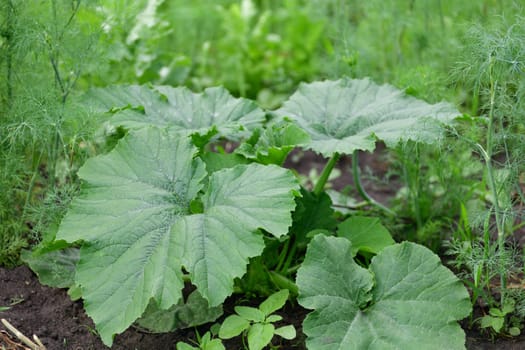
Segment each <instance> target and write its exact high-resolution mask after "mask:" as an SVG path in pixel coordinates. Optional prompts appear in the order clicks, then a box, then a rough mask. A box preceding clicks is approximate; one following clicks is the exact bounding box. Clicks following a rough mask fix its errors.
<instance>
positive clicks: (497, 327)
mask: <svg viewBox="0 0 525 350" xmlns="http://www.w3.org/2000/svg"><path fill="white" fill-rule="evenodd" d="M515 304H516V302H515V301H514V299H510V298H509V299H506V300H505V304H504V305H503V306H502V307H501V308H495V307H492V308H490V310H489V314H488V315H485V316H483V317H481V318H480V320H479V321H480V327H481V328H491V329H492V330H493V331H494V332H496V333H498V334H501V333H508V334H509V335H511V336H513V337H516V336H518V335H520V333H521V330H520V328H519V327H517V326H516V325H513V324H511V323H510V321H511V320H510V315H511V314H512V313H514V312H515ZM518 325H519V323H518Z"/></svg>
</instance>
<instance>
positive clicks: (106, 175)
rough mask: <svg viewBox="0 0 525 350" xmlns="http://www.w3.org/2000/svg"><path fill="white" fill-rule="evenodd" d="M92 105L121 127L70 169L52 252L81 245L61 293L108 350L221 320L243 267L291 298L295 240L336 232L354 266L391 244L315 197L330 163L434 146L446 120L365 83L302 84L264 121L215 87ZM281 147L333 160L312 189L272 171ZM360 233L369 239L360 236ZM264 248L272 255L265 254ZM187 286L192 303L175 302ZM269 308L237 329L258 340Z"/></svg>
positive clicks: (135, 92)
mask: <svg viewBox="0 0 525 350" xmlns="http://www.w3.org/2000/svg"><path fill="white" fill-rule="evenodd" d="M90 96H91V98H96V99H97V100H98V101H99V103H97V104H95V109H98V110H99V111H109V113H110V119H109V122H110V123H111V124H112V125H113V126H115V127H125V128H127V129H128V131H127V133H125V134H124V136H123V138H122V139H120V140H119V141H118V143H117V144H116V146H115V147H114V148H113V149H112V150H111V151H109V152H108V153H107V154H103V155H99V156H97V157H94V158H91V159H89V160H88V161H87V162H86V163H85V164H84V166H83V167H82V168H80V170H79V171H78V177H79V178H80V179H81V180H82V186H81V189H80V193H79V195H78V196H77V197H76V198H75V199H74V200H73V201H72V203H71V207H70V209H69V211H68V213H67V214H66V215H65V217H64V218H63V220H62V222H61V224H60V227H59V228H58V231H57V233H56V242H57V246H56V247H55V248H57V249H61V248H59V247H60V244H62V245H63V244H64V242H67V243H68V244H76V245H79V246H80V255H79V259H78V262H76V264H75V271H74V282H73V283H74V285H72V286H71V287H73V289H74V290H76V291H77V292H78V293H79V294H80V296H81V297H82V298H83V299H84V301H85V307H86V310H87V313H88V314H89V316H90V317H91V318H92V319H93V320H94V322H95V324H96V325H97V330H98V332H99V334H100V336H101V338H102V340H103V342H104V343H105V344H108V345H110V344H111V343H112V340H113V336H114V335H115V334H117V333H120V332H122V331H124V330H125V329H126V328H127V327H129V326H130V325H131V324H132V323H134V322H136V321H137V322H138V323H139V324H141V323H142V324H143V325H144V326H146V327H147V328H149V329H153V330H155V329H157V330H158V331H165V330H167V329H173V328H177V327H180V326H189V325H195V324H196V323H199V322H209V321H211V320H212V319H213V318H214V317H217V315H218V314H219V313H218V312H217V313H214V312H211V313H208V312H206V310H207V311H210V310H208V309H213V308H216V307H219V306H220V305H221V303H222V302H223V301H224V300H225V299H226V297H227V296H229V295H230V294H232V293H233V292H234V281H235V280H236V279H239V278H241V277H242V276H243V275H245V273H246V271H247V268H246V266H247V264H248V262H249V261H250V259H251V261H252V263H253V262H254V261H259V262H262V263H263V264H261V265H260V266H259V267H257V268H253V269H250V271H251V272H253V273H254V274H256V275H258V274H261V273H263V274H268V275H269V276H271V278H269V280H270V281H271V282H272V283H274V284H275V285H277V286H280V287H279V288H283V285H286V286H290V290H291V291H293V293H296V291H297V287H296V286H295V287H294V286H293V284H294V282H293V276H294V272H295V271H297V268H298V267H299V266H300V263H301V262H302V260H303V258H304V250H305V249H306V246H307V244H308V243H309V242H310V240H311V239H312V237H317V236H318V235H319V234H320V233H322V234H327V235H332V234H334V233H335V232H334V231H335V229H336V227H337V232H338V234H340V235H343V236H348V237H349V238H350V240H352V241H353V242H354V243H355V244H356V250H354V252H353V254H356V253H357V254H359V255H361V256H363V257H364V258H365V261H367V260H369V259H370V258H371V257H372V256H373V255H374V254H376V253H378V252H381V251H384V250H386V249H387V248H385V247H387V246H390V245H391V244H392V243H393V241H392V239H391V237H390V236H389V234H388V232H385V231H386V230H384V228H383V227H382V226H381V225H380V224H379V223H378V222H377V220H374V219H372V218H368V219H366V218H365V219H363V218H359V217H355V218H350V219H349V221H346V222H343V223H342V224H341V225H340V226H337V222H336V221H335V220H334V217H332V214H333V213H334V209H333V208H331V200H330V197H329V196H327V195H326V194H325V193H324V188H325V185H326V182H327V179H328V178H329V176H330V173H331V171H332V170H333V169H334V166H335V164H336V162H337V160H338V158H339V156H340V155H341V154H345V153H354V152H355V151H357V150H373V149H374V147H375V141H376V139H382V140H383V141H385V143H386V144H387V146H389V147H390V146H393V145H395V144H397V143H398V142H399V141H401V140H406V139H409V140H415V141H428V142H432V141H435V140H437V139H439V137H440V132H441V128H440V125H441V123H450V122H452V120H453V119H454V118H455V116H456V115H457V114H458V113H457V111H456V110H455V109H454V108H453V107H452V106H450V105H449V104H446V103H440V104H436V105H428V104H426V103H425V102H423V101H420V100H417V99H415V98H413V97H410V96H407V95H405V94H403V93H402V92H401V91H399V90H397V89H395V88H394V87H392V86H390V85H380V86H379V85H376V84H374V83H373V82H372V81H370V80H368V79H362V80H352V79H347V78H345V79H341V80H337V81H324V82H315V83H311V84H302V85H301V86H300V87H299V89H298V91H297V92H296V93H295V94H294V95H292V97H290V99H289V100H288V101H287V102H286V103H285V104H284V105H283V107H282V108H280V109H279V110H278V111H276V112H275V113H274V119H273V120H272V121H271V122H270V123H269V124H266V125H265V124H264V122H265V120H266V118H265V112H264V111H263V110H262V109H260V108H259V107H258V106H257V105H256V104H254V103H253V102H251V101H249V100H246V99H239V98H234V97H232V96H231V95H230V94H229V93H228V91H226V90H225V89H222V88H209V89H206V90H205V91H204V92H202V93H193V92H191V91H189V90H188V89H185V88H172V87H168V86H154V87H145V86H121V87H116V88H110V89H96V90H93V91H92V92H91V93H90ZM225 139H226V140H233V141H236V142H239V143H243V142H244V141H245V140H248V141H247V143H248V145H247V146H244V147H243V146H242V145H241V146H239V148H238V149H239V151H238V152H235V153H232V154H227V153H220V152H214V147H211V145H212V144H213V143H215V142H220V141H221V140H225ZM293 146H299V147H304V148H308V149H312V150H314V151H316V152H320V153H322V154H324V155H327V156H330V157H331V159H330V161H329V162H328V163H327V165H326V167H325V169H324V170H323V172H322V174H321V176H320V178H319V180H318V182H317V183H316V184H315V186H314V189H313V191H312V192H310V191H307V190H306V189H304V188H302V189H301V188H300V186H299V183H298V180H297V177H296V176H294V174H293V173H292V172H291V171H290V170H288V169H285V168H282V167H280V166H277V165H275V164H272V163H273V162H276V163H280V162H282V160H283V159H284V157H285V156H286V154H287V153H288V152H289V151H290V150H291V149H292V148H293ZM260 163H263V164H264V165H263V164H260ZM294 210H296V211H295V212H294ZM321 213H323V215H321ZM325 214H326V215H327V216H328V217H326V215H325ZM354 229H356V230H357V231H355V230H354ZM367 230H368V231H370V232H371V231H373V232H374V233H376V232H377V233H378V237H377V238H378V239H377V240H374V239H368V238H367V237H366V236H367V234H366V233H363V232H366V231H367ZM341 239H343V238H341ZM345 240H346V239H345ZM270 245H272V246H274V247H276V249H274V248H272V249H265V248H267V247H268V246H270ZM62 247H63V246H62ZM51 250H52V249H51ZM267 251H271V252H270V255H271V256H273V257H275V259H273V260H274V261H277V264H276V266H275V265H264V263H265V262H266V261H269V260H272V259H266V258H267V256H265V254H266V252H267ZM58 257H60V254H59V255H58ZM259 257H262V258H261V259H253V258H259ZM40 258H45V255H42V256H40ZM350 258H351V257H350ZM372 264H373V262H372ZM32 266H36V267H37V268H38V267H39V266H40V267H42V266H43V267H44V268H46V269H50V270H51V271H52V269H53V267H51V268H49V266H48V265H39V264H38V263H35V261H33V263H32ZM64 267H66V268H69V267H70V264H69V260H68V263H67V264H65V266H64ZM269 269H276V270H277V271H269ZM71 277H72V276H71ZM434 277H435V278H436V279H437V280H439V279H440V278H441V277H442V275H439V274H436V275H435V276H434ZM253 280H254V281H257V280H265V281H268V278H266V279H265V278H262V279H259V278H257V276H255V278H254V279H253ZM69 281H71V280H69ZM282 282H284V283H282ZM185 283H192V284H193V285H194V286H195V287H196V288H197V292H198V293H199V295H198V297H196V298H195V299H191V298H188V299H187V300H185V301H184V302H182V303H181V300H183V299H184V295H183V294H182V289H183V287H184V285H185ZM241 285H242V284H241ZM286 289H288V287H286ZM363 292H364V291H363ZM286 293H288V292H286ZM279 295H280V294H278V296H279ZM276 298H278V297H276ZM280 298H281V299H278V300H282V296H281V297H280ZM190 299H191V300H190ZM190 301H191V302H190ZM194 302H195V303H194ZM272 303H273V302H272V299H270V301H269V302H268V303H267V304H264V306H263V307H262V309H260V310H259V311H258V312H255V313H258V314H259V316H261V315H263V316H261V317H255V316H247V315H246V314H240V313H239V315H237V316H247V317H248V319H249V321H250V322H251V321H253V322H255V321H256V323H254V324H251V323H250V329H249V330H247V332H248V333H247V334H263V335H264V337H265V338H260V339H267V337H268V334H269V333H270V332H269V330H270V329H271V327H270V325H271V323H272V322H273V321H275V320H276V318H275V317H274V316H273V315H271V313H272V312H273V311H274V309H273V307H271V306H269V304H272ZM275 303H276V304H279V303H277V302H275ZM197 309H198V310H204V311H205V312H203V313H199V315H200V316H199V317H198V319H197V318H196V319H191V317H190V318H189V319H188V318H184V319H183V318H181V317H179V316H181V314H182V313H183V311H184V312H186V311H188V313H189V314H190V313H192V312H193V310H197ZM245 311H246V310H245ZM265 311H267V312H266V313H265ZM261 312H262V314H261ZM153 315H155V316H153ZM201 316H202V317H201ZM156 319H159V320H160V319H162V322H161V323H158V324H155V320H156ZM270 321H272V322H270ZM244 324H246V323H244ZM244 330H246V328H244ZM285 330H286V329H285ZM447 331H448V328H447ZM450 331H451V332H455V331H454V329H453V328H450ZM261 332H262V333H261ZM283 332H284V330H283ZM445 333H446V332H445ZM272 334H273V331H272ZM247 336H248V335H247ZM287 336H288V335H287ZM251 338H253V339H255V338H258V337H255V336H251ZM258 339H259V338H258ZM251 342H252V346H253V347H259V346H260V345H257V343H256V340H252V341H251Z"/></svg>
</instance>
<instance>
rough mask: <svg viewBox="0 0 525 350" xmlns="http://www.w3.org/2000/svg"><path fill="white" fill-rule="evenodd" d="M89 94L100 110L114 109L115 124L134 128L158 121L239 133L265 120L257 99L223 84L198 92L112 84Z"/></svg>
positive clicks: (190, 129)
mask: <svg viewBox="0 0 525 350" xmlns="http://www.w3.org/2000/svg"><path fill="white" fill-rule="evenodd" d="M87 97H88V98H89V101H90V103H94V104H95V106H96V109H98V110H99V111H101V112H107V111H112V113H113V114H114V115H113V117H112V118H111V123H112V124H114V125H116V126H124V127H126V128H130V129H138V128H142V127H145V126H150V125H155V126H159V127H164V126H168V127H170V128H172V129H173V130H175V131H177V132H182V133H190V134H191V133H197V134H199V135H208V136H207V137H209V136H211V135H212V134H214V133H216V132H218V133H219V135H220V136H224V137H236V136H238V135H239V133H242V132H243V131H246V130H251V129H253V128H255V127H258V126H261V125H262V123H263V122H264V120H265V113H264V112H263V111H262V110H261V109H260V108H259V107H258V106H257V105H256V104H255V103H254V102H253V101H250V100H247V99H244V98H234V97H233V96H232V95H231V94H230V93H229V92H228V91H227V90H226V89H224V88H222V87H212V88H208V89H206V90H204V92H202V93H194V92H192V91H191V90H189V89H188V88H186V87H177V88H174V87H171V86H153V87H148V86H144V85H131V86H112V87H109V88H97V89H92V90H91V91H90V92H89V93H88V96H87Z"/></svg>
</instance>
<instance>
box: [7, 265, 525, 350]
mask: <svg viewBox="0 0 525 350" xmlns="http://www.w3.org/2000/svg"><path fill="white" fill-rule="evenodd" d="M0 285H1V287H0V306H10V308H9V310H7V311H3V312H0V318H5V319H6V320H8V321H9V322H10V323H11V324H12V325H13V326H15V327H16V328H18V330H20V331H21V332H22V333H23V334H25V335H26V336H28V337H32V335H33V334H36V335H37V336H38V337H39V339H40V340H41V341H42V343H43V344H44V345H45V346H46V347H47V349H48V350H59V349H64V350H65V349H67V350H98V349H100V350H102V349H108V348H107V347H106V346H104V344H102V342H101V341H100V339H99V338H98V337H97V335H96V332H95V331H94V329H95V327H94V325H93V322H92V321H91V319H90V318H89V317H88V316H86V314H85V312H84V310H83V308H82V302H80V301H77V302H72V301H71V300H70V299H69V297H68V295H67V293H66V291H65V290H63V289H54V288H49V287H46V286H43V285H41V284H40V283H39V282H38V279H37V278H36V276H35V275H34V274H33V273H32V272H31V270H29V269H28V268H27V267H25V266H20V267H17V268H15V269H12V270H9V269H5V268H0ZM236 303H237V300H235V299H234V298H230V299H228V300H227V302H226V304H225V313H226V314H229V313H231V311H232V309H233V306H234V305H235V304H236ZM280 314H281V315H282V316H283V317H284V323H286V324H294V325H295V327H296V329H298V330H299V332H298V335H297V338H296V339H295V340H293V341H283V342H281V343H279V340H277V339H274V342H273V343H274V345H280V346H281V347H280V348H281V349H285V350H286V349H290V350H291V349H296V350H304V349H305V347H304V335H303V334H302V332H301V322H302V320H303V319H304V317H305V316H306V314H307V311H306V310H305V309H303V308H301V307H300V306H298V305H286V307H285V308H284V309H283V310H282V312H280ZM0 329H5V327H3V325H1V326H0ZM206 329H207V326H203V327H202V328H201V332H204V331H206ZM466 333H467V349H469V350H485V349H487V350H496V349H498V350H519V349H525V336H520V337H517V338H513V339H496V340H495V341H494V342H492V341H491V340H490V339H487V337H486V336H484V335H480V334H479V333H478V332H476V331H473V330H467V331H466ZM194 339H195V330H194V329H187V330H180V331H177V332H173V333H164V334H151V333H145V332H142V331H140V330H138V329H136V328H133V327H132V328H130V329H128V330H127V331H126V332H124V333H123V334H120V335H118V336H117V337H116V338H115V342H114V345H113V347H112V349H117V350H130V349H137V350H153V349H155V350H164V349H166V350H168V349H170V350H171V349H175V344H176V343H177V342H178V341H186V342H190V341H192V340H194ZM11 342H12V343H11V345H12V344H14V343H19V344H20V343H21V342H20V341H19V340H18V339H16V338H14V337H12V338H11ZM9 344H10V343H9V341H8V340H7V333H2V332H0V349H3V348H2V346H4V347H5V349H7V350H22V349H24V350H25V349H28V348H27V347H22V346H20V347H14V346H11V347H10V345H9ZM226 348H227V349H228V350H233V349H242V345H241V344H240V343H239V342H235V341H233V342H229V343H226Z"/></svg>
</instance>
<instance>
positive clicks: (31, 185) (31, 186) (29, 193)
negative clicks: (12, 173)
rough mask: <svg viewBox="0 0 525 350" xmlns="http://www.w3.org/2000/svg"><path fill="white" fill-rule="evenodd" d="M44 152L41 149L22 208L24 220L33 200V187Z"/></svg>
mask: <svg viewBox="0 0 525 350" xmlns="http://www.w3.org/2000/svg"><path fill="white" fill-rule="evenodd" d="M43 154H44V152H43V151H41V152H40V155H39V156H38V160H37V161H36V164H35V169H34V170H33V175H32V176H31V180H30V181H29V186H28V188H27V193H26V199H25V202H24V208H23V210H22V220H24V219H25V217H26V212H27V209H28V207H29V202H30V201H31V195H32V193H33V188H34V187H35V182H36V177H37V175H38V165H39V164H40V161H41V160H42V156H43Z"/></svg>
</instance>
